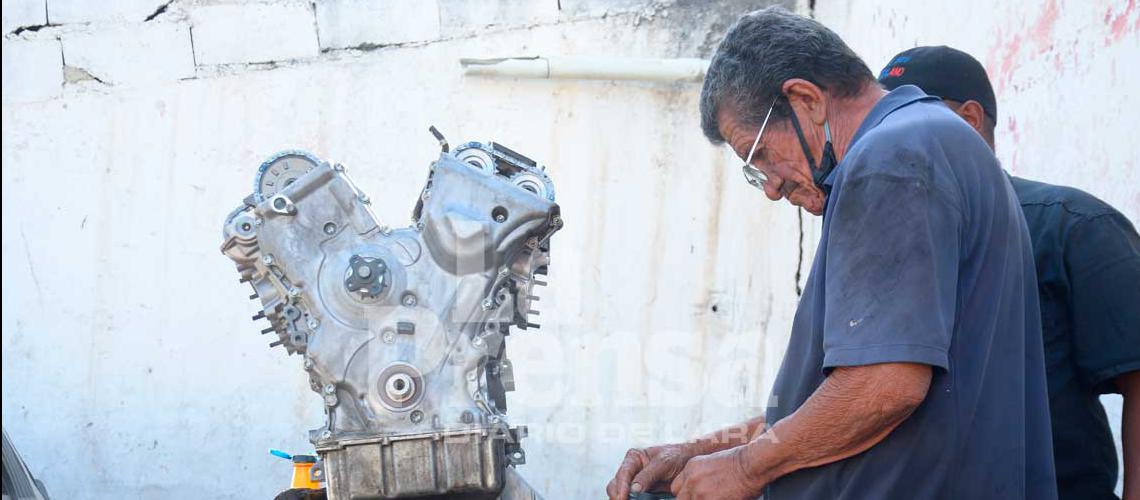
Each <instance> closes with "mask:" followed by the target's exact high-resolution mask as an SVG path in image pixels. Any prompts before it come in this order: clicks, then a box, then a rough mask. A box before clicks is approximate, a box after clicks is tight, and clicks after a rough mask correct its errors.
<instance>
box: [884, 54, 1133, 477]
mask: <svg viewBox="0 0 1140 500" xmlns="http://www.w3.org/2000/svg"><path fill="white" fill-rule="evenodd" d="M879 82H880V83H882V84H883V86H884V87H886V88H887V89H888V90H891V89H895V88H897V87H900V86H902V85H916V86H918V87H920V88H922V89H923V91H924V92H926V93H928V94H930V95H937V96H939V97H941V98H942V100H943V102H944V103H946V105H947V106H949V107H950V109H952V110H954V112H955V113H957V114H958V116H960V117H962V119H963V120H966V123H968V124H970V126H971V127H973V128H974V130H976V131H977V132H978V134H980V135H981V136H982V138H983V139H985V141H986V144H988V145H989V147H990V149H993V147H994V123H995V122H996V120H997V112H998V111H997V99H995V98H994V90H993V87H991V86H990V79H989V76H988V75H986V70H985V68H983V67H982V64H981V63H979V62H978V60H977V59H974V58H973V57H971V56H970V55H969V54H967V53H965V52H962V51H960V50H956V49H952V48H950V47H915V48H913V49H910V50H907V51H904V52H902V53H900V54H898V55H896V56H895V57H893V58H891V62H890V63H888V64H887V67H885V68H883V71H882V72H881V73H880V74H879ZM1010 180H1011V181H1012V183H1013V191H1014V193H1016V194H1017V198H1018V200H1019V201H1020V202H1021V210H1022V212H1024V213H1025V220H1026V222H1027V223H1028V224H1029V234H1030V237H1031V239H1032V240H1033V254H1034V256H1035V258H1036V261H1037V286H1038V292H1039V294H1040V298H1041V318H1042V330H1043V334H1044V341H1045V359H1046V360H1047V363H1046V376H1047V379H1048V386H1049V407H1050V409H1051V410H1052V418H1053V450H1054V453H1053V459H1054V463H1055V466H1056V469H1057V493H1058V494H1059V496H1060V498H1061V499H1062V500H1064V499H1073V500H1077V499H1080V500H1091V499H1109V498H1116V495H1115V494H1114V493H1113V489H1114V488H1115V486H1116V477H1117V476H1116V474H1117V467H1116V449H1115V447H1114V446H1113V443H1112V432H1111V431H1110V430H1109V426H1108V418H1107V417H1106V416H1105V413H1104V407H1103V406H1101V404H1100V400H1099V399H1098V397H1099V396H1100V395H1101V394H1105V393H1111V392H1116V393H1120V394H1122V395H1123V396H1124V415H1123V419H1122V420H1123V421H1122V425H1121V428H1122V429H1123V431H1124V436H1123V437H1124V443H1123V444H1124V466H1125V475H1124V497H1125V498H1130V499H1140V308H1137V304H1140V236H1138V235H1137V234H1136V229H1135V228H1133V227H1132V223H1131V222H1129V221H1128V218H1126V217H1124V215H1122V214H1121V213H1120V212H1118V211H1117V210H1116V209H1114V208H1112V207H1111V206H1109V205H1108V204H1107V203H1105V202H1103V201H1100V200H1098V199H1097V198H1096V197H1094V196H1093V195H1091V194H1088V193H1086V192H1084V191H1081V190H1078V189H1074V188H1071V187H1067V186H1054V185H1051V184H1045V183H1043V182H1036V181H1031V180H1028V179H1022V178H1020V177H1011V178H1010Z"/></svg>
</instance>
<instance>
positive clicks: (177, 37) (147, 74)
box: [62, 22, 194, 85]
mask: <svg viewBox="0 0 1140 500" xmlns="http://www.w3.org/2000/svg"><path fill="white" fill-rule="evenodd" d="M62 41H63V59H64V62H65V63H66V64H67V65H68V66H74V67H77V68H82V69H84V70H86V71H87V72H88V73H91V75H93V76H95V77H96V78H98V79H100V80H102V81H103V82H105V83H110V84H128V85H131V84H140V83H150V82H156V81H170V80H177V79H180V78H188V77H192V76H194V52H193V49H192V48H191V45H190V27H189V25H186V24H181V23H177V24H176V23H157V22H154V23H140V24H134V25H130V26H125V27H117V28H112V29H104V30H98V31H94V32H90V33H73V34H65V35H63V37H62Z"/></svg>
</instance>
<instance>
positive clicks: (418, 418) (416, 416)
mask: <svg viewBox="0 0 1140 500" xmlns="http://www.w3.org/2000/svg"><path fill="white" fill-rule="evenodd" d="M410 418H411V420H412V423H413V424H418V423H420V422H423V420H424V412H422V411H419V410H415V411H413V412H412V415H411V417H410Z"/></svg>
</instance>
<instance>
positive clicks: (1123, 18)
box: [1104, 0, 1140, 47]
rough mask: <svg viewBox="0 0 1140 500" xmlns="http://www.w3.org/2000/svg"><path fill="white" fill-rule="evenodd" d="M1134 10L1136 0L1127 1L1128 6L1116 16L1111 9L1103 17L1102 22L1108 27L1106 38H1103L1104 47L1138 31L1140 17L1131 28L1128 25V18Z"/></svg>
mask: <svg viewBox="0 0 1140 500" xmlns="http://www.w3.org/2000/svg"><path fill="white" fill-rule="evenodd" d="M1135 10H1136V0H1128V5H1127V6H1126V7H1124V9H1123V10H1122V11H1120V12H1119V13H1117V14H1113V12H1112V9H1111V8H1110V9H1108V12H1107V13H1106V14H1105V15H1104V22H1105V24H1107V25H1108V36H1106V37H1105V38H1104V45H1105V46H1106V47H1107V46H1109V45H1112V44H1114V43H1116V42H1119V41H1120V40H1123V39H1124V37H1125V36H1126V35H1128V34H1129V33H1131V32H1133V31H1137V30H1140V16H1137V18H1136V20H1135V21H1134V22H1133V24H1132V25H1131V26H1129V25H1128V18H1129V17H1130V16H1131V15H1132V13H1133V12H1134V11H1135Z"/></svg>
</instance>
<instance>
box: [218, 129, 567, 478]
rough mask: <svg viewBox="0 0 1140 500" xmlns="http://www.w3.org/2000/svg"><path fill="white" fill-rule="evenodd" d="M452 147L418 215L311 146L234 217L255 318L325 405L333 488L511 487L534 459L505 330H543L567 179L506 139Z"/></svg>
mask: <svg viewBox="0 0 1140 500" xmlns="http://www.w3.org/2000/svg"><path fill="white" fill-rule="evenodd" d="M441 143H442V144H443V146H444V147H443V150H444V152H443V153H442V154H441V155H440V157H439V159H438V160H437V161H435V162H433V163H432V165H431V169H430V172H429V173H428V176H427V182H426V184H425V186H424V188H423V191H422V192H421V195H420V199H419V202H418V203H417V205H416V208H415V210H414V213H413V217H412V225H411V226H410V227H406V228H401V229H391V228H389V227H387V226H383V225H381V224H380V223H379V222H378V221H377V220H376V218H375V216H374V215H373V214H372V211H371V209H370V208H369V199H368V197H367V196H365V195H364V194H363V193H362V192H361V191H360V190H359V189H357V187H356V186H355V185H354V184H353V182H352V181H351V180H350V179H349V178H348V176H347V174H346V173H345V169H344V168H343V167H342V166H340V165H334V164H329V163H327V162H324V161H321V160H319V159H317V158H315V157H313V156H312V155H309V154H308V153H304V152H299V151H286V152H283V153H280V154H278V155H275V156H274V157H271V158H270V159H269V160H268V161H266V163H265V164H263V165H262V167H261V169H260V170H259V172H258V174H257V179H256V181H255V190H254V193H253V194H252V195H251V196H250V197H248V198H246V200H245V201H244V203H243V204H242V206H240V207H238V209H236V210H235V211H234V212H233V213H231V214H230V216H229V217H228V218H227V220H226V222H225V225H224V229H223V233H224V238H225V242H224V244H223V245H222V252H223V253H224V254H225V255H226V256H228V257H230V258H231V259H233V261H234V262H235V263H236V264H237V269H238V272H239V273H240V275H241V278H240V279H241V281H242V282H249V283H250V284H251V285H252V287H253V290H254V294H253V295H251V296H250V298H251V299H258V300H260V302H261V305H262V311H261V312H259V313H258V314H257V315H255V316H254V318H253V319H254V320H256V321H265V322H267V323H268V324H266V325H265V329H264V330H263V331H262V333H263V334H272V335H273V337H274V339H273V340H274V341H273V343H272V344H271V346H276V345H282V346H284V348H285V349H286V350H287V351H288V352H289V353H290V354H293V353H300V354H301V355H302V356H303V357H304V368H305V370H306V371H307V372H308V374H309V380H310V385H311V387H312V389H313V390H314V391H316V392H317V393H318V394H320V395H321V397H322V398H323V400H324V405H325V412H326V423H325V425H324V426H323V427H320V428H318V429H315V430H312V431H310V440H311V441H312V442H313V444H314V445H315V446H316V449H317V452H318V454H320V456H321V463H320V464H319V465H318V467H317V472H315V474H318V475H320V476H321V477H320V479H323V480H325V481H326V486H327V492H328V495H329V497H330V498H333V499H347V498H353V499H362V498H403V497H417V496H428V495H444V494H447V495H457V494H458V495H461V496H470V497H472V498H481V497H491V498H493V497H494V496H495V495H497V494H498V492H499V491H500V490H501V489H502V487H503V483H504V471H505V468H506V467H508V466H514V465H518V464H522V463H524V462H525V455H524V453H523V450H522V448H520V447H519V439H521V438H522V437H524V436H525V433H526V429H525V427H511V426H509V424H508V423H507V421H506V418H505V413H506V400H505V392H507V391H511V390H513V389H514V378H513V375H512V371H511V364H510V361H509V360H508V359H507V356H506V350H505V343H504V340H505V337H506V336H507V335H508V334H509V333H510V328H511V327H512V326H514V327H515V328H518V329H528V328H535V327H537V326H538V325H536V324H534V323H532V322H531V318H533V317H534V315H535V314H537V311H534V310H533V307H532V306H533V305H534V302H535V301H537V300H538V299H537V297H536V296H535V294H534V289H535V287H536V285H544V284H545V283H543V282H542V281H541V279H542V278H543V276H544V275H545V274H546V270H547V264H548V262H549V239H550V236H551V235H552V234H553V233H554V232H555V231H557V230H558V229H560V228H561V227H562V219H561V217H560V215H559V209H558V205H556V204H555V203H554V188H553V185H552V184H551V182H550V179H549V177H547V176H546V174H545V172H544V169H543V168H542V167H539V166H538V165H537V164H536V163H535V162H534V161H532V160H529V159H527V158H526V157H523V156H521V155H519V154H518V153H515V152H513V151H511V150H509V149H507V148H505V147H502V146H500V145H497V144H494V143H486V144H482V143H467V144H465V145H463V146H461V147H459V148H457V149H456V150H455V151H453V152H448V149H447V146H446V143H445V142H443V141H442V140H441Z"/></svg>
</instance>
